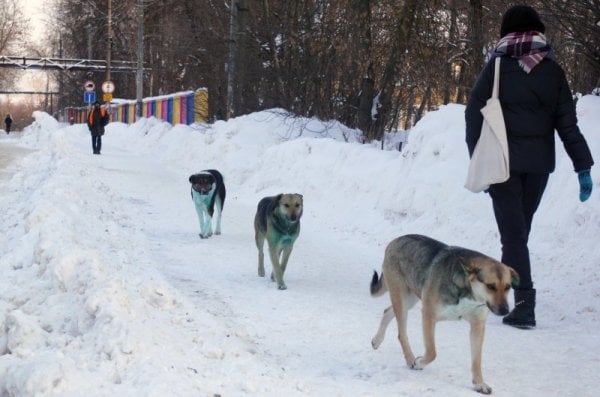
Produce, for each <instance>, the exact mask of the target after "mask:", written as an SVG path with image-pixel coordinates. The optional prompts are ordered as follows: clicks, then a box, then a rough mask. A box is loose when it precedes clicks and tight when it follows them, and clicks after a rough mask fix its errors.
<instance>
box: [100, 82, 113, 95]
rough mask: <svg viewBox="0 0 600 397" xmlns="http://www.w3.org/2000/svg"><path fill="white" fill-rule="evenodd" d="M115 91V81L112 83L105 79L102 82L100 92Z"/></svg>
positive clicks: (109, 92) (110, 92) (108, 92)
mask: <svg viewBox="0 0 600 397" xmlns="http://www.w3.org/2000/svg"><path fill="white" fill-rule="evenodd" d="M114 91H115V83H113V82H112V81H110V80H106V81H105V82H104V83H102V92H105V93H107V94H112V93H113V92H114Z"/></svg>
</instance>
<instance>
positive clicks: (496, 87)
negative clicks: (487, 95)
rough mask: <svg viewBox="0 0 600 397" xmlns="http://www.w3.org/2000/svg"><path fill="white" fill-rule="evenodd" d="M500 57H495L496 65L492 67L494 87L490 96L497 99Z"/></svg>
mask: <svg viewBox="0 0 600 397" xmlns="http://www.w3.org/2000/svg"><path fill="white" fill-rule="evenodd" d="M499 86H500V57H496V65H495V68H494V88H493V90H492V98H494V99H498V91H499V90H500V87H499Z"/></svg>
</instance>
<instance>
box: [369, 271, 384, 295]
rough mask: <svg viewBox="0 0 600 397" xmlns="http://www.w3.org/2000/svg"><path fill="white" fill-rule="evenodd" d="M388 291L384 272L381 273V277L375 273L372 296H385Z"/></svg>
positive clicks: (372, 282) (372, 281)
mask: <svg viewBox="0 0 600 397" xmlns="http://www.w3.org/2000/svg"><path fill="white" fill-rule="evenodd" d="M387 290H388V288H387V285H386V284H385V280H384V278H383V272H382V273H381V277H379V275H378V274H377V272H376V271H374V272H373V278H372V279H371V296H373V297H375V296H381V295H383V294H385V293H386V292H387Z"/></svg>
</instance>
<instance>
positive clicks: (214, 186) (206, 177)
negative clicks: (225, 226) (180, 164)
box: [189, 170, 225, 238]
mask: <svg viewBox="0 0 600 397" xmlns="http://www.w3.org/2000/svg"><path fill="white" fill-rule="evenodd" d="M189 181H190V183H191V184H192V191H191V193H192V200H193V201H194V206H195V207H196V213H197V214H198V222H199V223H200V234H199V236H200V238H209V237H210V236H212V234H213V232H212V217H213V215H214V213H215V208H216V210H217V224H216V227H215V234H221V213H222V212H223V206H224V205H225V183H224V182H223V175H221V173H220V172H219V171H217V170H204V171H201V172H199V173H197V174H194V175H191V176H190V178H189Z"/></svg>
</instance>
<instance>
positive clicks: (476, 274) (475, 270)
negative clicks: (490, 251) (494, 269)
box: [459, 256, 483, 282]
mask: <svg viewBox="0 0 600 397" xmlns="http://www.w3.org/2000/svg"><path fill="white" fill-rule="evenodd" d="M459 261H460V263H461V264H462V267H463V269H465V272H466V276H467V277H466V278H467V279H468V280H469V282H472V281H475V279H477V280H478V281H481V282H483V277H482V276H481V266H480V265H479V264H478V263H477V261H476V260H473V258H467V257H462V256H461V257H459Z"/></svg>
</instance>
